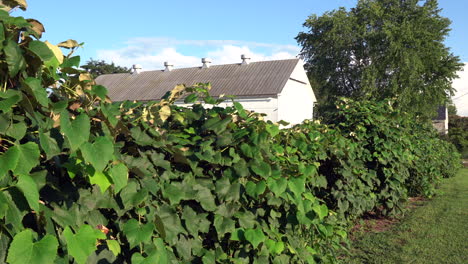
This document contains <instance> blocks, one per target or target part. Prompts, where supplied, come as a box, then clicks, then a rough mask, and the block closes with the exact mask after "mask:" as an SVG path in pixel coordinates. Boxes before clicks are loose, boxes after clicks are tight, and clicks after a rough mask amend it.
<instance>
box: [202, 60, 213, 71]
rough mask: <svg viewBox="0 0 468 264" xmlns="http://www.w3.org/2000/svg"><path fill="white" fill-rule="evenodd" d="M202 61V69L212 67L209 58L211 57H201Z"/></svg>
mask: <svg viewBox="0 0 468 264" xmlns="http://www.w3.org/2000/svg"><path fill="white" fill-rule="evenodd" d="M201 62H202V63H203V65H202V69H206V68H209V67H210V64H211V59H209V58H202V59H201Z"/></svg>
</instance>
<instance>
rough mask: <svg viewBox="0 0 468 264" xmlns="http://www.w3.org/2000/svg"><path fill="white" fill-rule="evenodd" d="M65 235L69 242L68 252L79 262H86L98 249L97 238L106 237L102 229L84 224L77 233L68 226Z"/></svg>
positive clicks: (82, 263) (80, 263)
mask: <svg viewBox="0 0 468 264" xmlns="http://www.w3.org/2000/svg"><path fill="white" fill-rule="evenodd" d="M63 236H64V237H65V241H66V242H67V249H68V254H69V255H71V256H72V257H73V258H75V261H76V262H77V263H78V264H84V263H86V260H87V259H88V257H89V256H90V255H91V253H93V252H94V251H95V250H96V249H97V246H96V245H97V239H106V236H105V235H104V234H103V233H102V232H101V231H99V230H97V229H93V228H92V227H91V226H89V225H82V226H81V227H80V229H79V230H78V232H76V234H73V232H72V231H71V229H70V227H68V226H67V227H66V228H65V230H64V231H63Z"/></svg>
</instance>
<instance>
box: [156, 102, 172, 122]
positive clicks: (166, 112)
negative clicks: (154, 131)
mask: <svg viewBox="0 0 468 264" xmlns="http://www.w3.org/2000/svg"><path fill="white" fill-rule="evenodd" d="M170 116H171V107H169V106H168V105H165V106H163V107H161V109H160V110H159V117H160V118H161V120H162V121H166V120H167V119H168V118H169V117H170Z"/></svg>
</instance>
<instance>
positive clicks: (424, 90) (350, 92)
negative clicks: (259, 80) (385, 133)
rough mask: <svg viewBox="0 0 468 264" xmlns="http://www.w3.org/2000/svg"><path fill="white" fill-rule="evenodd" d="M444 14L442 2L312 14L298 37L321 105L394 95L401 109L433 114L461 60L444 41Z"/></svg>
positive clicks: (408, 1) (376, 1) (389, 3)
mask: <svg viewBox="0 0 468 264" xmlns="http://www.w3.org/2000/svg"><path fill="white" fill-rule="evenodd" d="M440 11H441V10H440V9H439V7H438V3H437V0H425V1H418V0H359V1H358V3H357V5H356V7H354V8H351V9H350V10H346V9H344V8H340V9H338V10H334V11H330V12H326V13H324V14H323V15H321V16H317V15H311V16H310V17H309V18H308V19H307V20H306V22H305V23H304V26H305V27H306V28H307V29H308V31H307V32H300V33H299V34H298V36H297V37H296V40H297V41H298V43H299V44H300V45H301V46H302V53H301V54H302V57H303V58H304V60H305V62H306V64H305V67H306V70H307V71H308V74H309V78H310V79H311V83H315V84H316V87H314V89H315V92H316V93H317V96H318V98H319V102H320V103H321V104H322V105H324V104H326V103H327V102H330V100H331V98H332V97H333V96H352V97H357V98H364V97H365V98H373V99H384V98H390V97H391V98H395V99H396V101H397V102H398V105H399V107H401V108H402V109H403V110H406V111H409V112H414V113H417V114H422V115H431V114H432V113H434V110H435V108H436V107H437V106H438V105H440V104H442V103H444V102H445V101H446V100H447V99H448V98H449V96H450V95H452V94H453V88H452V85H451V82H452V80H453V79H454V78H456V77H457V75H456V72H457V71H458V70H460V69H461V65H462V64H461V63H460V60H459V58H458V57H457V56H455V55H453V54H452V53H451V52H450V50H449V48H448V47H446V46H445V44H444V40H445V38H446V36H447V35H448V33H449V31H450V28H449V26H450V23H451V22H450V20H449V19H448V18H445V17H442V16H441V15H440Z"/></svg>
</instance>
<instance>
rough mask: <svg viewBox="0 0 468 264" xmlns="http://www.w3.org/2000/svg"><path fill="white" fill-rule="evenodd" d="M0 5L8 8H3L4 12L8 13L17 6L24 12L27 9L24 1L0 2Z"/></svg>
mask: <svg viewBox="0 0 468 264" xmlns="http://www.w3.org/2000/svg"><path fill="white" fill-rule="evenodd" d="M0 5H2V6H6V7H8V8H5V10H6V11H10V9H11V8H15V7H17V6H19V8H21V9H22V10H26V8H28V4H27V3H26V0H3V1H1V2H0Z"/></svg>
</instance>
